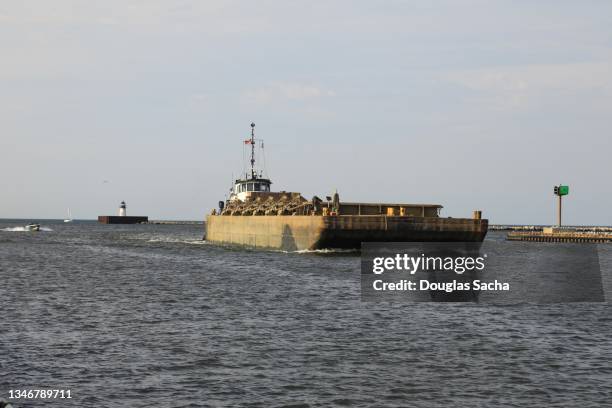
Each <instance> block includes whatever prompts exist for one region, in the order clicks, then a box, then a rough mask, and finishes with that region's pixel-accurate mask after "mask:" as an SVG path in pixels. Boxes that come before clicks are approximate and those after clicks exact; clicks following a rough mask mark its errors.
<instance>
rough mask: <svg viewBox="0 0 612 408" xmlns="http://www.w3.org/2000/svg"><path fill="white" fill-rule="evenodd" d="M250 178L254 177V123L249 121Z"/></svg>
mask: <svg viewBox="0 0 612 408" xmlns="http://www.w3.org/2000/svg"><path fill="white" fill-rule="evenodd" d="M251 178H252V179H255V178H257V177H256V174H255V123H251Z"/></svg>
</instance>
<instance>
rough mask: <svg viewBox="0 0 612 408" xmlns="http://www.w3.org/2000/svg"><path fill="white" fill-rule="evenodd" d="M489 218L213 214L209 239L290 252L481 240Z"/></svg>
mask: <svg viewBox="0 0 612 408" xmlns="http://www.w3.org/2000/svg"><path fill="white" fill-rule="evenodd" d="M487 229H488V220H483V219H469V218H439V217H402V216H384V215H375V216H364V215H337V216H318V215H305V216H300V215H286V216H276V215H271V216H266V215H264V216H221V215H209V216H208V217H207V221H206V240H207V241H209V242H212V243H215V244H220V245H230V246H241V247H249V248H259V249H273V250H285V251H299V250H315V249H325V248H345V249H357V248H360V247H361V243H362V242H481V241H482V240H483V239H484V237H485V235H486V233H487Z"/></svg>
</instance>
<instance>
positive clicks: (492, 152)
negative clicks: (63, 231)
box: [0, 0, 612, 225]
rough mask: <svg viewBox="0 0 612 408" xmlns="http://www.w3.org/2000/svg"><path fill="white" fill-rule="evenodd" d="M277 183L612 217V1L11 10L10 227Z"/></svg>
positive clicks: (184, 215) (191, 214)
mask: <svg viewBox="0 0 612 408" xmlns="http://www.w3.org/2000/svg"><path fill="white" fill-rule="evenodd" d="M251 122H255V123H256V125H257V127H256V132H257V137H259V138H262V139H264V140H265V147H266V168H267V173H268V175H269V177H270V178H271V179H272V181H273V183H274V184H273V189H275V190H287V191H300V192H302V194H303V195H304V196H305V197H307V198H310V197H312V196H313V195H315V194H316V195H319V196H325V195H328V194H329V193H330V192H332V191H334V190H335V189H337V190H338V192H339V194H340V199H341V200H346V201H365V202H410V203H435V204H442V205H443V206H444V209H443V212H442V215H443V216H452V217H469V216H471V212H472V210H475V209H480V210H482V211H483V216H484V217H486V218H489V220H490V222H491V223H501V224H506V223H512V224H550V223H554V222H555V217H556V215H555V211H556V198H555V196H554V195H553V186H554V185H556V184H560V183H563V184H568V185H569V186H570V195H569V196H567V197H565V198H564V204H563V207H564V222H565V223H567V224H574V225H577V224H588V225H612V210H611V209H612V189H610V188H608V186H609V185H610V183H609V178H610V176H611V174H612V160H610V159H611V156H612V155H611V151H612V133H611V125H612V2H609V1H603V0H602V1H580V2H577V1H552V0H551V1H544V0H543V1H531V2H527V1H470V0H466V1H381V2H373V1H368V0H364V1H356V0H351V1H334V0H330V1H312V0H309V1H290V2H287V1H257V2H254V1H223V2H214V1H181V0H174V1H161V0H146V1H145V0H142V1H130V0H106V1H104V2H89V1H68V0H54V1H53V2H50V1H28V0H24V1H7V0H0V218H64V217H65V216H66V210H67V208H68V207H70V208H71V210H72V215H73V217H74V218H77V219H93V218H96V217H97V216H98V215H102V214H115V213H116V212H117V208H118V205H119V203H120V201H122V200H125V201H126V202H127V205H128V215H148V216H149V217H150V218H151V219H194V220H201V219H202V218H203V217H204V216H205V214H207V213H209V212H210V210H211V209H212V208H215V207H216V205H217V202H218V201H219V200H222V199H224V197H225V195H226V193H227V190H228V189H229V187H230V186H231V180H232V177H236V176H237V175H238V174H239V172H240V171H241V169H242V168H243V164H242V157H243V146H244V144H243V140H244V139H246V138H247V137H248V136H249V133H250V123H251Z"/></svg>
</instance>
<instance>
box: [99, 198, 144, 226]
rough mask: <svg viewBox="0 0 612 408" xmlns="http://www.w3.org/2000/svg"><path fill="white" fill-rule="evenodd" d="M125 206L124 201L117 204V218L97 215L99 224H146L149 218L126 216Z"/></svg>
mask: <svg viewBox="0 0 612 408" xmlns="http://www.w3.org/2000/svg"><path fill="white" fill-rule="evenodd" d="M126 208H127V206H126V205H125V201H122V202H121V204H119V216H116V215H98V222H99V223H101V224H146V223H147V222H149V217H147V216H140V215H132V216H129V217H128V215H127V210H126Z"/></svg>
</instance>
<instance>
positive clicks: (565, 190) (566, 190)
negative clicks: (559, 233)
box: [553, 185, 569, 227]
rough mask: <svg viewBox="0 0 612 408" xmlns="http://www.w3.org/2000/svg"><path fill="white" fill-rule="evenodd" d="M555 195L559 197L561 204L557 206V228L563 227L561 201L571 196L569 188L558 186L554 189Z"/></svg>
mask: <svg viewBox="0 0 612 408" xmlns="http://www.w3.org/2000/svg"><path fill="white" fill-rule="evenodd" d="M553 191H554V193H555V195H556V196H557V197H559V204H558V206H557V226H559V227H560V226H561V199H562V197H563V196H564V195H568V194H569V186H564V185H558V186H555V187H554V190H553Z"/></svg>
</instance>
